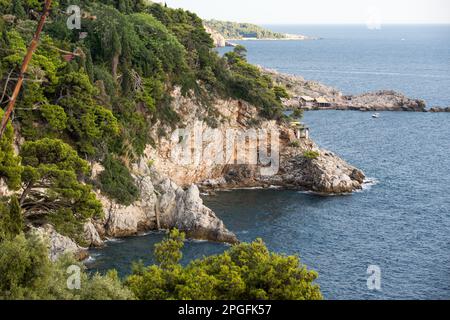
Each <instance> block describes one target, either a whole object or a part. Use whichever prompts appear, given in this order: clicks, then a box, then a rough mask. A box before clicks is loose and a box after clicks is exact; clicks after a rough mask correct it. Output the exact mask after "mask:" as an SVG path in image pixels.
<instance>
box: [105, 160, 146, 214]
mask: <svg viewBox="0 0 450 320" xmlns="http://www.w3.org/2000/svg"><path fill="white" fill-rule="evenodd" d="M103 166H104V168H105V170H104V171H103V172H102V173H101V174H100V176H99V181H100V188H101V190H102V191H103V192H104V193H105V194H106V195H108V196H110V197H111V198H113V199H115V200H117V201H118V202H119V203H121V204H124V205H130V204H132V203H133V202H134V201H136V200H137V199H138V196H139V189H138V188H137V187H136V184H135V182H134V179H133V177H132V176H131V174H130V171H129V170H128V168H127V167H126V166H124V165H123V163H122V162H120V161H119V160H117V159H114V158H113V157H111V156H108V157H107V158H106V159H105V161H103Z"/></svg>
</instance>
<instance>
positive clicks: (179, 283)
mask: <svg viewBox="0 0 450 320" xmlns="http://www.w3.org/2000/svg"><path fill="white" fill-rule="evenodd" d="M183 241H184V234H182V233H180V232H179V231H177V230H173V231H172V232H171V233H170V236H169V237H168V238H167V239H166V240H164V241H163V242H161V243H160V244H157V245H156V246H155V255H156V258H157V262H158V264H157V265H153V266H148V267H145V266H143V265H142V263H136V264H135V265H134V267H133V270H134V271H133V274H132V275H131V276H129V277H127V278H126V279H125V280H124V281H122V280H120V279H119V277H118V275H117V272H116V271H114V270H111V271H109V272H108V273H107V274H106V275H104V276H102V275H100V274H94V275H89V274H88V273H86V270H85V268H84V266H83V265H81V264H80V263H78V262H76V261H75V260H74V259H73V258H71V257H70V256H63V257H61V258H59V259H58V260H57V261H56V262H52V261H50V259H49V257H48V249H47V247H46V245H45V239H42V238H41V236H39V235H37V234H35V233H30V234H29V235H28V236H25V235H24V234H23V233H18V234H16V235H15V236H14V237H11V238H9V239H6V240H4V241H2V242H1V243H0V299H46V300H47V299H50V300H52V299H58V300H69V299H75V300H78V299H82V300H109V299H116V300H128V299H140V300H150V299H151V300H168V299H170V300H172V299H180V300H193V299H194V300H215V299H221V300H236V299H248V300H269V299H270V300H286V299H290V300H317V299H322V294H321V292H320V289H319V286H318V285H316V284H314V281H315V280H316V278H317V273H316V272H314V271H309V270H307V269H306V267H305V266H304V265H302V264H301V263H300V261H299V258H298V257H296V256H283V255H278V254H275V253H271V252H269V250H268V249H267V248H266V246H265V245H264V243H263V242H262V241H261V240H257V241H255V242H254V243H251V244H245V243H244V244H240V245H236V246H234V247H232V248H231V249H229V250H228V251H226V252H225V253H223V254H221V255H217V256H212V257H208V258H203V259H200V260H196V261H193V262H191V263H190V264H189V265H187V266H185V267H183V266H182V265H180V264H179V262H180V260H181V258H182V253H181V249H182V248H183ZM69 267H72V268H73V267H76V268H77V267H78V268H79V270H80V273H79V276H80V278H79V279H80V282H79V284H80V286H79V288H72V289H69V287H68V280H69V276H70V275H71V272H68V270H70V269H68V268H69ZM69 282H70V281H69Z"/></svg>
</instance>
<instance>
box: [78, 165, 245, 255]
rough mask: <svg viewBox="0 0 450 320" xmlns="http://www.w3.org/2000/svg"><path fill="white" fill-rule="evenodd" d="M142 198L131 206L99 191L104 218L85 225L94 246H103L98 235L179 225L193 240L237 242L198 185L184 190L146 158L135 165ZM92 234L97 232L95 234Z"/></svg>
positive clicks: (116, 235)
mask: <svg viewBox="0 0 450 320" xmlns="http://www.w3.org/2000/svg"><path fill="white" fill-rule="evenodd" d="M133 175H134V178H135V180H136V182H137V184H138V186H139V190H140V198H139V200H138V201H137V202H135V203H133V204H132V205H130V206H123V205H119V204H117V203H116V202H115V201H113V200H111V199H109V198H107V197H105V196H103V195H102V194H100V193H98V194H97V198H98V199H99V200H100V201H101V202H102V204H103V208H104V218H103V219H101V220H98V221H95V222H94V225H95V231H96V232H97V234H98V237H97V236H96V235H95V232H93V230H92V227H91V226H90V225H88V226H86V227H85V230H89V231H88V232H86V233H87V234H89V237H88V238H89V239H97V241H95V242H94V241H90V243H91V245H93V246H97V245H99V244H100V245H101V242H99V241H98V238H103V239H104V238H108V237H127V236H133V235H138V234H140V233H144V232H147V231H150V230H157V229H172V228H178V229H179V230H181V231H183V232H185V233H186V234H187V236H188V237H190V238H193V239H201V240H210V241H217V242H227V243H236V242H237V238H236V236H235V235H234V234H233V233H232V232H230V231H228V230H227V229H226V227H225V225H224V224H223V222H222V221H221V220H220V219H219V218H218V217H217V216H216V215H215V214H214V212H213V211H212V210H210V209H209V208H207V207H205V206H204V205H203V201H202V199H201V198H200V194H199V191H198V188H197V186H195V185H191V186H189V187H188V188H187V189H183V188H181V187H180V186H178V185H177V184H176V183H174V182H173V181H172V180H171V179H169V178H168V177H166V176H164V175H162V174H160V173H158V172H157V171H156V170H154V169H152V168H150V167H149V165H148V162H146V161H145V160H144V159H143V160H142V161H140V162H139V163H138V164H136V165H135V166H134V168H133ZM92 234H94V235H93V236H92Z"/></svg>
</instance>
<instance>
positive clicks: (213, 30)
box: [204, 20, 320, 47]
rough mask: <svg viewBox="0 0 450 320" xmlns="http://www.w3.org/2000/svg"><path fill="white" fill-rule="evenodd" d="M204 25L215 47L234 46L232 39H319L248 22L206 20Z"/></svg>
mask: <svg viewBox="0 0 450 320" xmlns="http://www.w3.org/2000/svg"><path fill="white" fill-rule="evenodd" d="M204 26H205V29H206V31H207V32H208V33H209V34H210V35H211V37H212V39H213V40H214V45H215V46H216V47H226V46H236V44H234V43H232V41H279V40H282V41H305V40H319V39H320V38H317V37H310V36H306V35H301V34H289V33H280V32H273V31H271V30H269V29H265V28H263V27H261V26H258V25H255V24H250V23H237V22H230V21H218V20H207V21H204Z"/></svg>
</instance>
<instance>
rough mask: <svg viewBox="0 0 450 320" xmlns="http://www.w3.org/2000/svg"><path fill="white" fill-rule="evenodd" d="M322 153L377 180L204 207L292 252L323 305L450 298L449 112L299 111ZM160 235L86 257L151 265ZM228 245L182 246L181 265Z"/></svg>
mask: <svg viewBox="0 0 450 320" xmlns="http://www.w3.org/2000/svg"><path fill="white" fill-rule="evenodd" d="M305 116H306V118H305V122H307V123H308V124H309V125H310V126H311V127H312V128H314V129H313V130H312V133H311V134H312V137H313V138H314V139H315V141H316V142H317V143H318V144H319V146H321V147H325V148H327V149H329V150H339V155H340V156H342V157H343V158H345V159H348V160H349V161H351V162H352V163H354V164H355V165H357V166H358V167H359V168H362V169H363V170H364V171H365V172H366V174H367V176H368V177H370V178H371V179H372V180H374V181H375V183H373V184H372V185H366V187H365V190H363V191H361V192H358V193H355V194H353V195H350V196H336V197H321V196H317V195H314V194H310V193H302V192H295V191H280V190H236V191H231V192H222V193H219V194H218V195H216V196H205V197H204V201H205V204H206V205H207V206H209V207H210V208H212V209H213V210H214V211H215V212H216V214H217V215H218V216H219V218H221V219H222V220H223V221H224V222H225V224H226V225H227V227H228V228H229V229H230V230H231V231H232V232H234V233H235V234H236V235H237V237H238V238H239V240H241V241H251V240H254V239H255V238H258V237H262V238H263V239H264V240H265V241H266V243H267V245H268V247H269V248H270V249H271V250H275V251H277V252H282V253H286V254H299V255H300V257H301V259H302V261H303V262H304V263H306V264H307V265H308V266H309V267H311V268H314V269H316V270H318V272H319V275H320V276H319V280H318V283H319V284H320V285H321V289H322V292H323V294H324V296H325V298H327V299H384V298H390V299H442V298H444V297H447V298H449V297H450V285H449V284H450V270H449V269H448V265H449V264H450V260H449V255H448V252H449V250H450V240H449V238H448V230H449V228H450V212H449V210H448V208H449V207H450V200H449V199H448V197H447V195H446V192H445V190H446V188H447V186H448V185H449V184H450V176H449V174H448V168H449V167H450V159H449V158H448V157H447V156H446V151H447V150H449V148H450V143H449V141H448V139H446V137H448V136H449V134H450V128H449V126H448V125H447V124H448V121H449V120H450V119H449V115H448V114H432V113H401V112H383V113H381V118H380V119H377V120H373V119H371V118H370V114H367V113H361V112H353V111H345V112H344V111H317V112H312V113H306V115H305ZM162 238H163V234H154V233H152V234H149V235H146V236H142V237H134V238H129V239H124V240H117V241H115V242H109V243H108V246H107V247H106V248H104V249H99V250H92V251H91V256H92V257H93V259H92V261H91V262H89V263H88V265H89V267H90V268H92V270H93V271H95V270H98V271H101V272H103V271H106V270H108V269H110V268H117V269H118V271H119V272H120V274H121V275H126V274H128V273H129V272H130V262H132V261H137V260H140V259H142V260H143V261H144V262H146V263H151V262H154V261H153V255H152V250H153V249H152V248H153V245H154V244H155V243H157V242H159V241H160V240H161V239H162ZM227 247H228V246H227V245H223V244H217V243H211V242H199V241H190V242H188V243H187V244H186V246H185V249H184V258H183V261H184V262H185V263H187V262H188V261H190V260H192V259H196V258H201V257H202V256H205V255H210V254H217V253H221V252H223V251H224V250H225V249H226V248H227ZM369 265H379V266H380V267H381V269H382V291H381V292H372V291H369V290H368V289H367V284H366V281H367V275H366V270H367V267H368V266H369Z"/></svg>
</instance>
